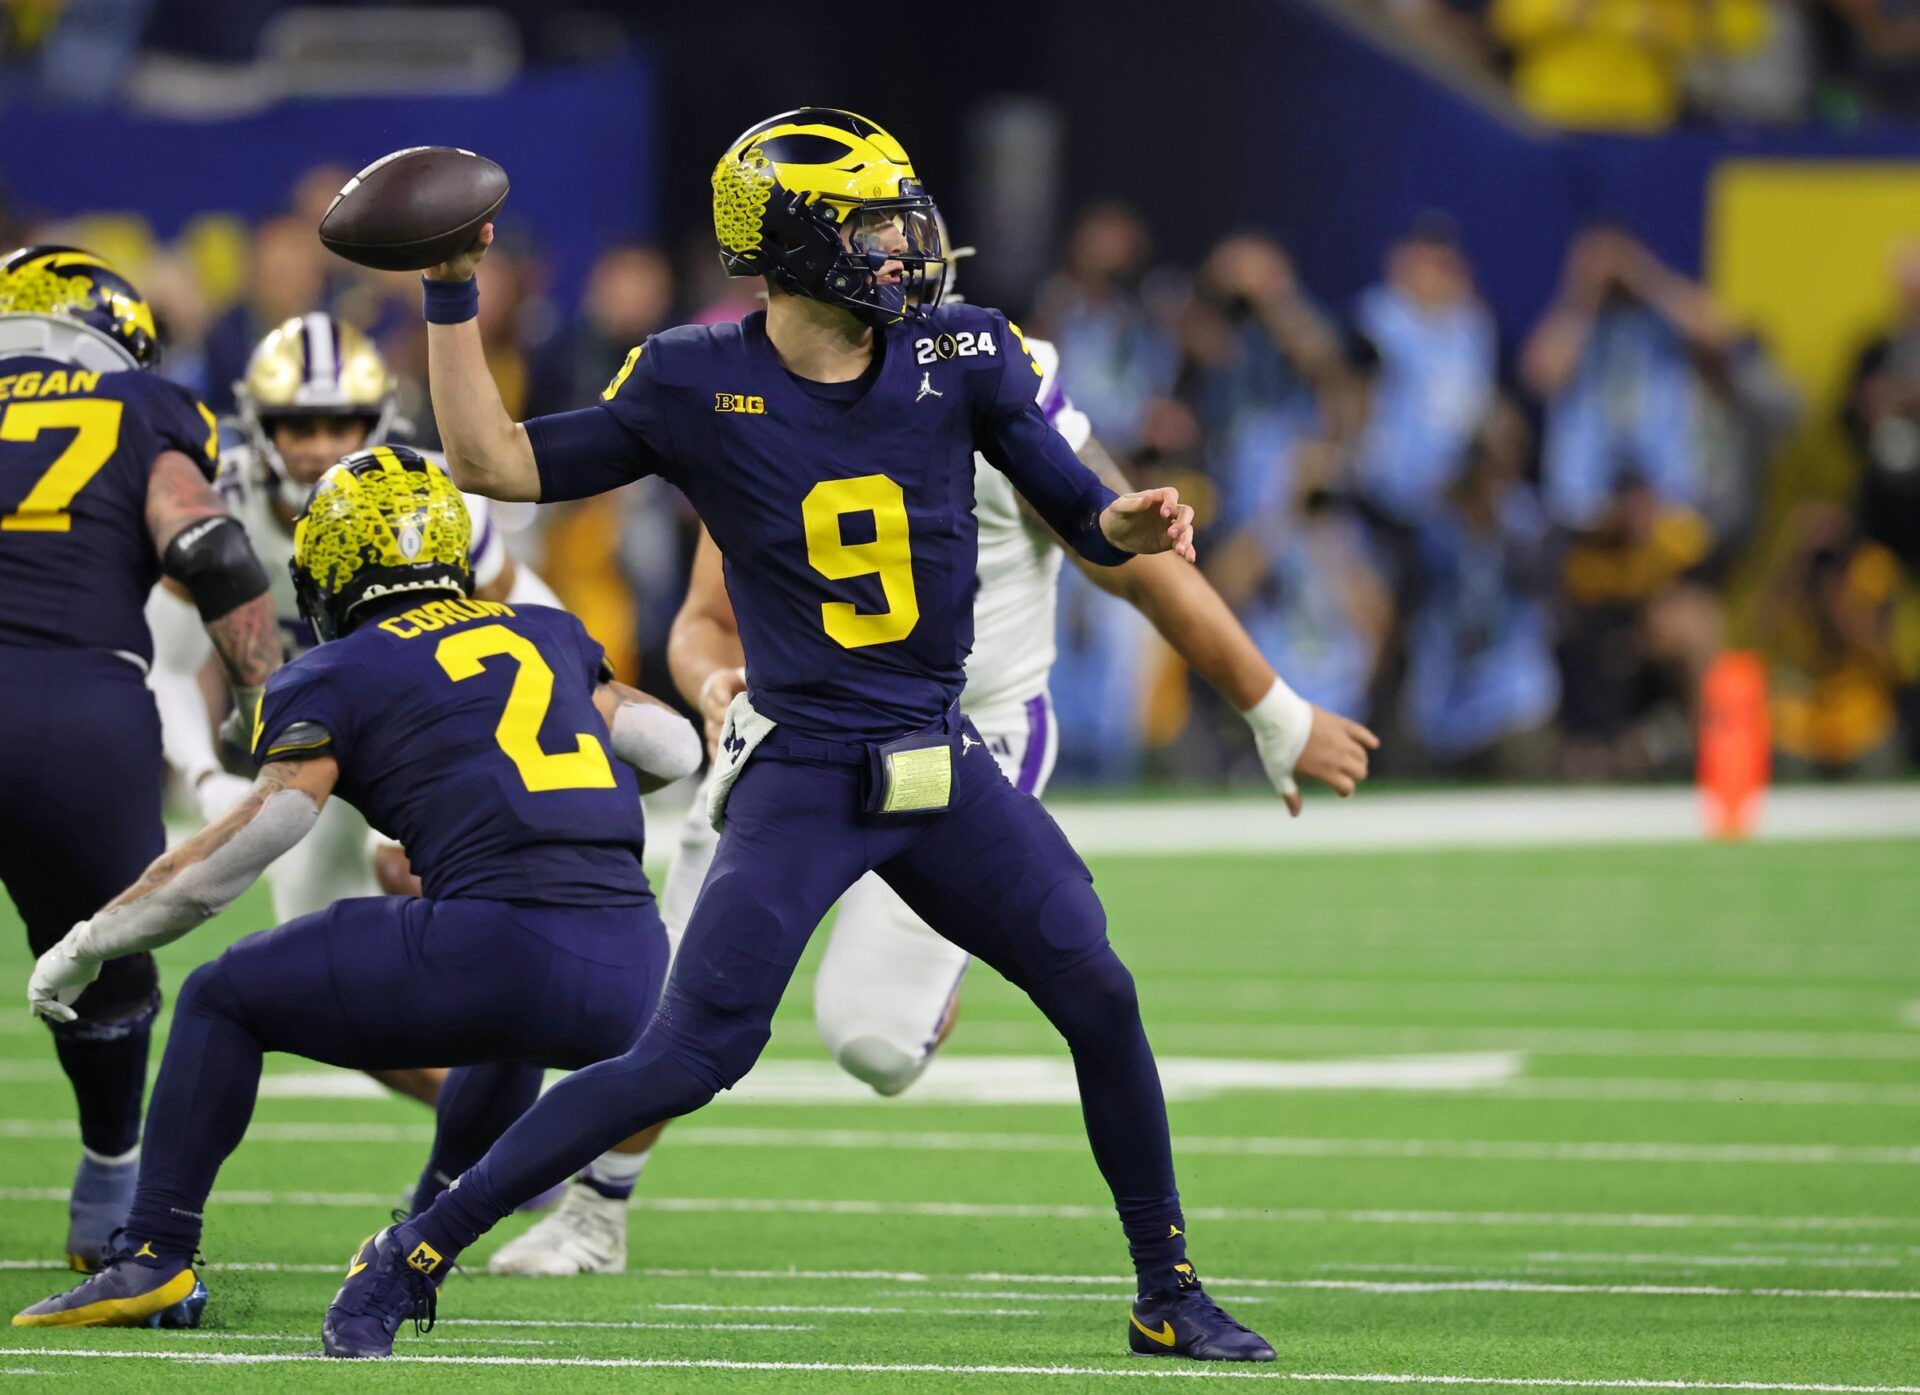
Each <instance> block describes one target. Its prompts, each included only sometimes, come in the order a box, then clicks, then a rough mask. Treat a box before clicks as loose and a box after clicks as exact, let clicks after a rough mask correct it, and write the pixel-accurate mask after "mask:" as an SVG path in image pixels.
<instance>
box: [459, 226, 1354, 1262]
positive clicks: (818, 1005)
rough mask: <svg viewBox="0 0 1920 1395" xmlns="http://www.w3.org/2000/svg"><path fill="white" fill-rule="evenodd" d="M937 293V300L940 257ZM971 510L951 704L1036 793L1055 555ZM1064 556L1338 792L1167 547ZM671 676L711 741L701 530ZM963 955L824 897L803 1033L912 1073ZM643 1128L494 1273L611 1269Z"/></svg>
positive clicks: (673, 889) (912, 925)
mask: <svg viewBox="0 0 1920 1395" xmlns="http://www.w3.org/2000/svg"><path fill="white" fill-rule="evenodd" d="M954 256H955V253H954V252H950V253H949V258H950V264H949V269H948V275H947V282H946V287H945V290H944V292H943V295H942V300H943V302H944V301H951V300H952V299H953V298H954V296H953V285H954V278H953V275H952V268H951V259H952V258H953V257H954ZM1026 344H1027V351H1028V352H1029V353H1030V354H1031V355H1032V356H1033V361H1034V362H1035V363H1036V364H1038V365H1039V367H1040V378H1039V380H1038V381H1037V382H1036V383H1035V385H1034V397H1035V400H1037V401H1038V402H1039V403H1040V409H1041V411H1042V412H1043V413H1044V414H1045V415H1046V418H1047V422H1048V424H1049V425H1050V426H1052V427H1053V429H1054V430H1056V431H1058V432H1059V433H1060V434H1061V436H1063V437H1064V438H1065V439H1066V442H1067V444H1068V445H1070V446H1072V447H1073V448H1074V451H1075V452H1076V453H1077V454H1078V455H1079V456H1080V458H1081V460H1083V461H1084V462H1085V463H1086V464H1087V466H1088V468H1090V469H1092V470H1093V471H1094V472H1095V473H1096V474H1098V475H1100V477H1101V478H1102V479H1103V480H1105V481H1106V482H1107V483H1108V484H1109V485H1110V486H1112V487H1113V488H1114V489H1115V490H1117V491H1124V490H1126V489H1128V488H1130V487H1131V486H1130V485H1128V484H1127V483H1126V481H1125V477H1124V476H1123V475H1122V474H1121V473H1120V470H1119V467H1118V466H1116V465H1115V464H1114V463H1113V460H1112V458H1111V457H1110V456H1109V455H1108V454H1107V452H1106V450H1105V449H1104V448H1103V447H1102V446H1101V445H1100V443H1099V441H1097V440H1096V439H1094V436H1093V429H1092V425H1091V423H1089V422H1088V420H1087V418H1086V416H1085V415H1084V414H1083V413H1081V412H1080V411H1078V410H1077V409H1076V408H1075V407H1074V406H1073V404H1072V402H1070V401H1069V400H1068V399H1067V396H1066V393H1065V391H1064V390H1063V389H1062V388H1061V386H1060V383H1059V355H1058V354H1057V353H1056V351H1055V350H1054V347H1053V345H1052V344H1050V343H1048V342H1047V341H1046V340H1044V339H1035V338H1032V337H1031V336H1029V337H1028V339H1027V341H1026ZM973 494H974V510H973V511H974V515H975V517H976V518H977V519H978V520H979V527H980V544H979V554H980V560H979V578H980V581H979V589H978V591H977V592H976V593H975V595H974V601H973V629H974V641H973V652H972V653H970V654H969V655H968V656H967V667H966V688H965V691H964V692H963V693H962V694H961V699H960V701H961V707H962V709H963V710H964V711H965V712H966V715H967V717H968V718H969V719H970V720H971V721H972V722H973V724H974V726H975V727H977V728H978V729H979V731H980V736H981V738H982V739H983V740H984V741H985V742H986V743H987V751H988V752H989V753H990V754H991V755H992V756H993V758H994V759H995V760H996V761H997V762H998V763H999V765H1000V768H1001V770H1002V771H1004V772H1005V773H1006V776H1007V778H1008V779H1009V780H1011V781H1013V782H1014V785H1015V787H1016V788H1018V789H1020V790H1021V791H1022V792H1024V793H1027V794H1031V795H1033V796H1034V797H1035V798H1036V799H1037V798H1039V797H1040V796H1041V795H1042V794H1043V793H1044V792H1045V790H1046V786H1047V778H1048V776H1049V775H1051V774H1052V772H1053V761H1054V753H1055V750H1056V748H1057V745H1058V727H1057V725H1056V724H1055V722H1054V718H1053V704H1052V700H1051V699H1050V698H1049V696H1048V693H1047V679H1048V674H1049V672H1050V671H1051V669H1052V668H1053V660H1054V617H1055V614H1056V612H1057V610H1058V603H1057V592H1058V582H1059V575H1060V564H1061V561H1062V560H1063V558H1065V557H1066V556H1067V555H1068V554H1067V552H1066V549H1065V547H1064V545H1063V544H1062V543H1061V541H1060V539H1059V537H1058V536H1057V535H1056V534H1054V533H1053V532H1052V531H1051V530H1050V529H1049V528H1048V527H1047V526H1046V524H1045V522H1044V521H1043V520H1041V519H1040V518H1039V517H1038V516H1037V515H1035V514H1034V512H1033V511H1032V509H1030V508H1028V507H1026V506H1025V505H1024V504H1023V503H1022V501H1021V499H1020V496H1019V494H1018V493H1017V492H1016V491H1015V490H1014V487H1013V485H1012V484H1011V483H1010V482H1009V481H1008V479H1007V477H1006V476H1005V475H1003V474H1001V473H1000V472H999V471H998V470H996V469H994V468H993V467H992V466H991V465H989V464H988V463H987V461H986V459H985V458H984V457H983V456H981V455H978V454H976V455H975V456H974V458H973ZM1073 560H1074V561H1075V562H1076V563H1077V564H1078V565H1079V566H1080V568H1081V570H1082V571H1083V572H1084V573H1085V575H1086V576H1087V577H1088V579H1089V580H1091V581H1092V582H1093V583H1094V584H1095V585H1096V586H1099V587H1100V588H1101V589H1103V590H1105V591H1108V592H1109V593H1111V594H1113V595H1117V596H1119V597H1120V598H1121V599H1123V600H1125V601H1127V602H1128V603H1129V604H1131V605H1133V606H1135V607H1137V608H1138V609H1139V610H1140V612H1141V613H1142V614H1143V615H1145V616H1146V617H1147V618H1148V619H1149V620H1151V621H1152V622H1153V624H1154V627H1155V628H1156V629H1157V630H1158V631H1159V632H1160V634H1161V636H1162V637H1163V638H1164V639H1165V640H1166V641H1167V642H1168V644H1170V645H1171V646H1172V647H1173V648H1174V649H1175V650H1176V651H1177V652H1178V653H1179V654H1180V655H1181V657H1182V658H1184V659H1185V660H1186V661H1187V662H1188V663H1189V664H1190V665H1191V666H1192V667H1193V668H1194V669H1195V670H1196V671H1197V672H1199V673H1200V675H1201V676H1202V677H1204V678H1205V679H1207V681H1208V682H1210V683H1212V684H1213V686H1214V687H1215V688H1216V689H1217V690H1219V692H1220V693H1221V695H1222V696H1224V697H1225V698H1226V699H1227V700H1228V701H1229V702H1231V703H1233V705H1234V707H1235V708H1236V709H1238V710H1239V711H1240V712H1241V714H1242V715H1243V716H1244V717H1245V718H1246V721H1247V725H1248V726H1249V727H1250V728H1251V729H1252V731H1253V735H1254V744H1255V748H1256V749H1257V751H1258V752H1259V755H1260V759H1261V762H1262V764H1263V765H1264V766H1265V768H1266V771H1267V775H1268V778H1269V779H1271V780H1272V782H1273V785H1274V788H1275V789H1276V790H1277V791H1278V792H1279V793H1280V795H1281V797H1282V798H1284V799H1285V800H1286V801H1287V805H1288V807H1289V808H1290V809H1291V810H1292V811H1293V812H1294V813H1295V814H1298V813H1299V812H1300V807H1301V804H1300V796H1299V793H1298V790H1297V788H1296V787H1295V784H1294V780H1293V777H1294V775H1295V774H1301V775H1307V776H1311V777H1314V778H1316V779H1320V780H1323V781H1325V782H1326V783H1327V784H1328V785H1329V786H1331V787H1332V788H1333V789H1334V790H1336V791H1337V792H1339V793H1340V794H1341V795H1343V796H1344V795H1349V794H1352V793H1353V791H1354V788H1355V786H1356V784H1357V782H1359V781H1361V780H1364V779H1365V778H1366V774H1367V751H1368V750H1369V749H1373V748H1376V747H1377V746H1378V740H1377V738H1375V737H1374V735H1373V733H1371V732H1369V731H1367V730H1366V729H1365V728H1364V727H1361V726H1359V725H1358V724H1357V723H1354V722H1350V721H1347V720H1346V719H1344V718H1341V717H1338V716H1335V715H1334V714H1332V713H1329V712H1323V711H1320V710H1319V709H1318V708H1314V707H1312V706H1311V705H1310V704H1308V703H1307V702H1305V700H1304V699H1301V698H1300V697H1298V696H1297V695H1296V694H1295V693H1294V692H1293V690H1292V689H1291V688H1289V687H1288V686H1287V685H1286V684H1285V683H1284V682H1283V681H1282V680H1281V679H1280V677H1279V676H1278V675H1277V674H1276V673H1275V672H1274V671H1273V667H1272V665H1270V664H1268V663H1267V661H1266V660H1265V659H1264V658H1262V657H1261V655H1260V651H1259V650H1258V649H1257V648H1256V647H1255V646H1254V643H1253V641H1252V639H1251V638H1249V637H1248V635H1247V633H1246V631H1245V630H1244V629H1242V628H1241V625H1240V622H1239V621H1238V620H1236V619H1235V618H1234V616H1233V612H1232V611H1230V610H1229V609H1227V606H1226V603H1225V602H1224V601H1222V600H1221V599H1220V597H1219V594H1218V593H1217V592H1215V591H1214V589H1213V587H1212V586H1211V585H1210V584H1209V583H1208V581H1207V580H1206V578H1205V577H1204V576H1203V575H1201V573H1200V571H1199V570H1198V569H1197V568H1194V567H1190V566H1186V565H1185V564H1183V563H1182V562H1181V561H1180V560H1179V559H1177V558H1172V557H1165V556H1156V557H1136V558H1134V559H1132V560H1131V561H1128V562H1126V563H1124V564H1122V565H1121V566H1118V567H1096V566H1091V565H1088V564H1087V563H1085V562H1082V561H1080V559H1079V558H1078V557H1075V558H1073ZM667 659H668V663H669V665H670V667H671V668H672V670H673V679H674V684H675V686H677V687H678V688H679V689H680V693H681V696H682V697H684V698H685V699H686V700H687V702H688V703H689V704H691V705H692V706H693V707H694V708H695V710H697V711H698V712H699V713H700V714H701V716H702V717H703V719H704V720H705V722H706V726H707V731H708V734H709V740H710V741H711V740H714V739H717V737H718V733H719V730H720V727H721V725H722V723H723V722H724V720H725V716H726V709H727V707H728V705H729V704H730V703H731V702H732V701H733V698H734V696H735V695H736V694H738V693H740V692H742V691H743V690H744V689H745V688H746V674H745V669H744V667H743V665H744V662H745V658H744V655H743V654H742V653H741V650H740V631H739V626H738V624H737V622H736V620H735V617H734V613H733V606H732V604H731V603H730V602H729V601H728V599H727V591H726V585H725V583H724V581H723V580H722V577H721V558H720V553H719V549H718V548H716V547H715V546H714V545H713V539H712V538H711V537H710V536H708V535H707V534H706V533H705V532H704V531H703V532H702V533H701V536H700V541H699V544H698V547H697V549H696V551H695V554H694V564H693V576H692V579H691V581H690V582H689V584H688V588H687V598H686V601H685V602H684V603H683V604H682V606H681V608H680V613H679V614H678V615H677V616H676V617H675V618H674V624H673V630H672V632H671V634H670V636H669V639H668V644H667ZM717 845H718V837H717V835H716V834H715V832H714V829H713V825H712V823H711V822H709V821H708V819H707V816H706V809H705V803H704V800H700V799H696V800H695V801H694V806H693V807H692V808H691V809H689V810H688V812H687V817H686V820H685V823H684V825H683V827H682V829H681V833H680V847H679V850H678V851H677V852H676V853H675V855H674V859H673V864H672V867H671V868H670V870H669V871H668V873H667V880H666V885H665V886H664V887H663V888H662V890H661V893H660V913H661V918H662V919H664V920H665V921H666V925H667V938H668V940H669V941H670V942H671V943H674V944H676V945H677V944H678V941H679V937H680V936H681V934H682V933H683V932H684V931H685V929H686V925H687V920H688V917H689V916H690V915H691V913H692V911H693V906H694V902H695V899H696V898H697V897H698V896H699V894H700V887H701V884H702V883H703V882H704V881H705V880H706V876H707V869H708V868H709V867H711V866H712V864H713V854H714V850H715V848H716V846H717ZM967 964H968V960H967V955H966V953H965V951H963V950H961V949H960V948H959V947H958V946H956V945H954V944H952V943H951V942H949V941H947V940H943V939H941V938H940V936H939V935H937V934H935V933H934V932H933V931H932V930H931V929H929V928H928V926H927V925H926V923H925V922H924V921H922V920H921V919H920V918H919V917H917V916H916V915H914V914H913V912H912V911H911V910H910V909H909V908H908V907H907V905H906V903H905V902H904V901H902V900H901V899H900V897H899V896H898V895H897V894H896V893H895V892H894V891H893V890H892V888H890V887H889V886H888V885H887V884H886V882H884V881H883V880H881V878H880V877H879V876H877V875H876V874H874V873H872V872H869V873H867V874H866V875H865V876H864V877H862V878H861V879H860V880H859V881H858V882H856V883H855V884H854V885H853V887H852V888H851V889H850V890H849V891H848V892H847V894H846V895H845V896H843V897H841V898H840V913H839V915H837V916H836V917H835V918H834V922H833V929H832V930H831V931H830V932H829V934H828V937H827V949H826V953H825V955H824V956H823V957H822V958H821V961H820V968H819V970H818V972H817V973H816V975H815V977H814V981H813V1016H814V1025H815V1027H816V1029H817V1030H818V1031H819V1034H820V1039H821V1041H822V1042H823V1043H825V1045H826V1047H827V1050H828V1051H829V1052H830V1053H831V1054H832V1056H833V1058H834V1060H835V1061H837V1062H838V1063H839V1064H840V1066H841V1067H842V1069H844V1070H846V1071H847V1072H848V1074H850V1075H852V1076H853V1077H855V1078H856V1079H858V1080H860V1081H862V1082H863V1083H865V1084H867V1085H869V1086H871V1087H872V1088H873V1089H874V1090H875V1091H877V1092H878V1093H880V1094H882V1095H897V1094H899V1093H901V1092H902V1091H903V1090H905V1089H907V1088H908V1087H909V1086H910V1085H912V1084H913V1082H914V1081H915V1080H917V1079H919V1077H920V1073H921V1072H922V1071H924V1070H925V1069H926V1067H927V1063H928V1062H929V1061H931V1060H932V1059H933V1054H934V1052H935V1051H936V1050H937V1049H938V1048H939V1047H940V1045H941V1044H942V1043H943V1042H944V1041H945V1040H946V1037H947V1034H948V1032H949V1031H950V1030H951V1029H952V1026H953V1022H954V1015H955V1013H956V1011H957V1010H958V1007H959V992H960V983H961V979H962V976H963V975H964V974H965V973H966V971H967ZM656 1133H657V1131H653V1132H650V1133H649V1134H648V1135H646V1136H642V1137H640V1138H635V1139H629V1140H627V1141H626V1142H624V1143H621V1144H619V1145H617V1146H616V1147H615V1148H614V1149H612V1150H610V1151H609V1152H606V1153H604V1154H602V1155H601V1156H600V1157H598V1158H596V1159H594V1160H593V1162H591V1163H589V1164H588V1166H587V1169H586V1171H585V1172H583V1173H582V1174H581V1175H580V1176H579V1177H578V1178H576V1179H575V1180H574V1182H573V1184H572V1185H570V1186H569V1187H568V1188H567V1189H566V1192H565V1194H564V1196H563V1197H562V1199H561V1202H560V1204H559V1206H557V1207H556V1208H555V1209H554V1210H553V1211H552V1212H550V1213H549V1214H548V1215H546V1216H544V1217H542V1218H541V1219H540V1220H539V1221H538V1222H537V1223H536V1224H535V1225H533V1226H532V1227H531V1228H529V1229H528V1230H526V1231H524V1232H522V1233H521V1234H520V1235H517V1236H515V1237H514V1238H513V1239H512V1240H510V1241H508V1242H507V1243H506V1244H504V1245H502V1246H501V1247H500V1248H499V1249H498V1250H496V1251H494V1253H493V1255H492V1257H491V1258H490V1259H489V1260H488V1262H487V1269H488V1271H489V1272H490V1273H495V1274H547V1275H557V1274H580V1273H596V1274H613V1273H619V1272H620V1271H621V1270H623V1269H624V1268H625V1267H626V1254H627V1201H628V1199H629V1198H630V1197H631V1196H632V1194H633V1188H634V1184H635V1182H636V1181H637V1179H638V1177H639V1175H640V1172H641V1170H642V1169H643V1168H644V1167H645V1165H646V1160H647V1157H648V1154H649V1151H650V1149H651V1146H652V1144H653V1141H654V1136H655V1134H656Z"/></svg>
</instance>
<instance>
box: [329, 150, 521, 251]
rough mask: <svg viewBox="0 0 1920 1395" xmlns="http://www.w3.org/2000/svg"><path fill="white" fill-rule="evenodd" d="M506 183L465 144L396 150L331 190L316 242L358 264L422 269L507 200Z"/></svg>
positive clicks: (466, 238) (459, 245) (457, 247)
mask: <svg viewBox="0 0 1920 1395" xmlns="http://www.w3.org/2000/svg"><path fill="white" fill-rule="evenodd" d="M507 187H508V186H507V172H506V171H505V170H503V169H501V168H500V166H498V165H496V164H495V163H494V162H493V161H491V160H489V159H488V158H487V157H486V156H484V155H476V154H474V153H473V152H472V151H471V150H460V149H458V148H456V147H454V146H450V145H417V146H413V147H412V148H410V149H407V150H396V151H394V152H393V154H391V155H384V156H382V157H381V158H380V159H378V160H375V161H374V162H373V163H372V164H370V165H368V166H367V167H366V168H365V169H363V170H361V171H360V173H358V174H356V175H355V176H354V177H353V178H352V179H349V180H348V181H347V182H346V184H345V186H344V187H342V188H341V190H340V192H339V193H338V194H335V195H334V198H333V202H332V203H331V204H329V205H328V206H327V211H326V214H325V216H324V217H322V218H321V219H320V241H321V242H323V243H325V244H326V247H327V249H328V250H329V251H331V252H334V253H336V254H338V255H339V256H342V257H345V258H346V259H347V260H348V261H350V262H358V263H359V264H360V265H361V266H370V267H373V268H375V269H376V270H379V271H424V270H425V269H426V268H428V267H430V266H436V265H438V264H439V263H441V262H443V261H445V260H447V258H449V257H451V256H454V255H455V254H456V253H458V252H461V251H463V250H464V249H466V248H467V247H469V246H471V245H472V243H473V241H474V239H475V238H477V237H478V236H479V235H480V229H481V227H482V226H483V225H484V224H486V222H487V221H488V220H489V219H491V218H492V217H493V216H494V215H495V214H497V213H498V212H499V211H500V206H501V205H502V204H504V203H505V202H506V201H507Z"/></svg>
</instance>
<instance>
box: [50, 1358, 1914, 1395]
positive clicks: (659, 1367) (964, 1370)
mask: <svg viewBox="0 0 1920 1395" xmlns="http://www.w3.org/2000/svg"><path fill="white" fill-rule="evenodd" d="M12 1350H14V1351H17V1352H19V1353H21V1354H22V1355H26V1356H42V1357H55V1358H62V1357H82V1358H96V1359H103V1360H109V1361H179V1362H184V1363H186V1364H188V1365H201V1366H264V1365H269V1364H276V1363H281V1362H290V1361H325V1360H326V1359H327V1358H326V1357H324V1356H322V1355H320V1354H319V1353H318V1352H207V1351H109V1350H99V1349H91V1348H84V1347H15V1348H12ZM388 1359H389V1360H390V1361H396V1362H404V1363H407V1364H411V1365H419V1366H538V1367H570V1366H577V1367H582V1368H587V1369H613V1370H643V1371H644V1370H654V1371H788V1372H819V1373H823V1374H826V1373H835V1372H839V1373H848V1374H874V1375H889V1374H895V1373H898V1374H903V1375H955V1376H1041V1377H1058V1376H1123V1377H1128V1378H1131V1379H1136V1380H1234V1379H1238V1380H1284V1381H1294V1382H1298V1383H1302V1384H1310V1385H1332V1384H1339V1383H1341V1382H1353V1383H1357V1384H1365V1385H1484V1386H1494V1387H1500V1388H1507V1389H1526V1390H1541V1389H1551V1390H1752V1391H1775V1390H1777V1391H1788V1392H1795V1393H1796V1395H1801V1393H1802V1392H1804V1395H1920V1385H1841V1384H1838V1383H1830V1382H1825V1381H1821V1382H1812V1381H1764V1380H1743V1381H1698V1380H1657V1379H1648V1378H1644V1377H1642V1378H1632V1379H1619V1378H1593V1379H1582V1378H1580V1377H1578V1376H1445V1375H1427V1374H1424V1373H1418V1372H1401V1371H1360V1372H1337V1371H1311V1372H1309V1371H1260V1370H1233V1369H1226V1370H1223V1369H1220V1368H1219V1367H1212V1368H1208V1369H1200V1368H1195V1367H1189V1366H1140V1365H1134V1366H1012V1365H948V1364H944V1363H941V1362H934V1361H911V1362H908V1361H902V1362H891V1361H733V1360H726V1359H722V1358H705V1359H699V1358H675V1357H641V1356H627V1357H611V1356H608V1357H596V1356H571V1357H549V1356H404V1355H396V1356H392V1357H389V1358H388Z"/></svg>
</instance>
